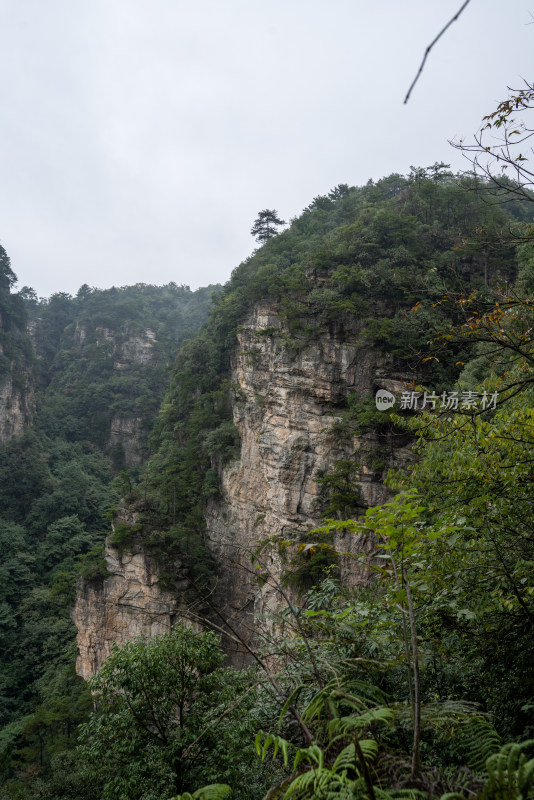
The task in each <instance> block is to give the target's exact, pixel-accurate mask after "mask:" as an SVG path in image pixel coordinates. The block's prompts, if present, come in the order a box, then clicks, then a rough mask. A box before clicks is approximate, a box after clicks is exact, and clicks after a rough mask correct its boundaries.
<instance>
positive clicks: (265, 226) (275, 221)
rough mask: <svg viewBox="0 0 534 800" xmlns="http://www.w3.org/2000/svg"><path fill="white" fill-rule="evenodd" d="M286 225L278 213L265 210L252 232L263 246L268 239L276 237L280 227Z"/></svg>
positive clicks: (272, 210) (257, 219)
mask: <svg viewBox="0 0 534 800" xmlns="http://www.w3.org/2000/svg"><path fill="white" fill-rule="evenodd" d="M285 224H286V223H285V222H284V220H283V219H280V218H279V216H278V211H275V210H274V209H269V208H265V209H264V210H263V211H260V212H259V214H258V216H257V218H256V221H255V222H254V225H253V226H252V228H251V230H250V232H251V234H252V235H253V236H255V237H256V241H257V242H260V243H261V244H263V243H264V242H266V241H267V240H268V239H272V237H273V236H276V234H277V233H278V230H277V228H278V226H279V225H285Z"/></svg>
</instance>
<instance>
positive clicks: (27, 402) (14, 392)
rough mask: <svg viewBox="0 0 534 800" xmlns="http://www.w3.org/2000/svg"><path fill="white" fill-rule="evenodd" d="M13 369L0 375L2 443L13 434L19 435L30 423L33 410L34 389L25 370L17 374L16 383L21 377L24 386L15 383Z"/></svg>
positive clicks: (0, 438)
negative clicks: (20, 386)
mask: <svg viewBox="0 0 534 800" xmlns="http://www.w3.org/2000/svg"><path fill="white" fill-rule="evenodd" d="M13 369H15V370H16V371H18V368H17V367H15V368H14V367H13V365H12V366H11V369H10V371H9V372H8V373H7V374H6V375H3V376H2V377H0V442H1V443H2V444H4V443H5V442H7V441H9V439H12V438H13V437H15V436H21V435H22V434H23V433H24V428H25V427H26V426H27V425H29V424H30V422H31V420H32V417H33V412H34V404H35V399H34V391H33V387H32V386H31V383H30V376H29V374H28V373H27V372H24V373H22V374H19V375H18V381H17V383H19V384H20V379H21V378H23V381H24V384H25V385H24V388H23V389H22V388H19V387H18V386H16V385H15V380H14V377H15V376H14V374H13Z"/></svg>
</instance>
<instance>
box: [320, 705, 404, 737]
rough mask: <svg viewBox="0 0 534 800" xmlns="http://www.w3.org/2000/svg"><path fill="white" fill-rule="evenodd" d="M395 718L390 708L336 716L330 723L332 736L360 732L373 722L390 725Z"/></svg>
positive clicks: (329, 729) (329, 730) (329, 728)
mask: <svg viewBox="0 0 534 800" xmlns="http://www.w3.org/2000/svg"><path fill="white" fill-rule="evenodd" d="M392 719H393V711H391V709H389V708H372V709H371V710H370V711H366V712H365V713H364V714H358V715H357V716H350V717H335V718H334V719H332V720H330V722H329V723H328V733H329V735H330V736H334V735H336V734H337V735H342V734H353V733H358V732H360V731H362V730H364V728H366V727H367V726H368V725H370V724H371V723H373V722H382V723H384V725H388V724H389V723H390V722H391V721H392Z"/></svg>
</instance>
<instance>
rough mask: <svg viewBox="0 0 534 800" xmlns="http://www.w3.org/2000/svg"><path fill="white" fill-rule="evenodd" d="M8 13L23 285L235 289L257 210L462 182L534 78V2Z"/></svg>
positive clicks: (0, 186)
mask: <svg viewBox="0 0 534 800" xmlns="http://www.w3.org/2000/svg"><path fill="white" fill-rule="evenodd" d="M460 5H461V2H460V0H405V2H401V0H329V2H326V0H268V1H267V0H218V1H217V0H195V2H193V0H150V2H149V0H91V1H90V2H87V0H46V2H43V0H0V28H1V30H2V46H1V49H0V88H1V101H0V102H1V113H2V125H1V128H0V242H1V243H2V244H3V245H4V247H5V248H6V250H7V252H8V253H9V255H10V256H11V260H12V266H13V269H14V271H15V272H16V274H17V275H18V277H19V286H22V285H23V284H26V285H30V286H33V287H34V288H35V289H36V291H37V293H38V294H39V295H41V296H47V295H49V294H50V293H52V292H55V291H67V292H71V293H74V292H76V290H77V289H78V287H79V286H80V285H81V284H82V283H88V284H89V285H91V286H98V287H103V288H104V287H108V286H111V285H113V284H114V285H117V286H121V285H126V284H131V283H137V282H145V283H156V284H162V283H167V282H169V281H171V280H173V281H176V283H179V284H180V283H186V284H189V285H190V286H191V287H193V288H196V287H197V286H202V285H206V284H208V283H214V282H224V281H226V280H227V279H228V277H229V275H230V272H231V270H232V269H233V267H234V266H236V265H237V264H238V263H239V262H240V261H241V260H242V259H243V258H245V257H246V256H247V255H248V254H250V252H251V251H252V249H253V248H254V246H255V244H254V241H253V239H252V237H251V236H250V234H249V230H250V227H251V225H252V222H253V220H254V218H255V216H256V214H257V212H258V211H259V210H260V209H262V208H276V209H278V211H279V213H280V215H281V216H282V217H283V218H284V219H289V218H290V217H292V216H295V215H298V214H299V213H300V212H301V210H302V209H303V208H304V207H305V206H306V205H308V203H310V202H311V200H312V199H313V197H314V196H316V195H318V194H322V193H325V192H327V191H328V190H330V189H331V188H332V187H333V186H335V185H336V184H338V183H349V184H351V185H361V184H364V183H366V182H367V180H368V179H369V178H373V179H378V178H380V177H382V176H384V175H387V174H389V173H391V172H394V171H395V172H406V171H408V169H409V167H410V165H411V164H415V165H421V166H426V165H429V164H432V163H434V162H435V161H440V160H443V161H445V162H447V163H452V165H453V168H461V167H463V162H462V159H461V156H460V155H459V154H458V153H456V152H455V151H453V150H452V148H450V146H449V145H448V144H447V139H450V138H453V137H455V136H466V137H467V136H469V135H470V134H472V133H473V132H474V131H475V130H476V129H477V127H478V125H479V123H480V119H481V117H482V116H483V114H485V113H488V112H489V111H492V110H493V109H494V107H495V105H496V102H497V101H498V100H500V99H503V98H504V97H505V96H506V86H507V85H509V86H514V87H515V86H518V85H520V83H521V78H526V79H532V78H533V74H532V71H533V64H532V53H533V52H534V47H533V38H534V25H529V23H530V22H532V19H533V17H532V16H531V13H530V12H531V11H532V12H533V13H534V0H530V2H529V1H528V0H508V2H503V1H502V0H471V3H470V5H469V6H468V7H467V9H466V10H465V12H464V14H463V15H462V16H461V18H460V20H459V21H458V22H456V23H455V24H454V25H453V26H452V27H451V28H450V29H449V32H448V33H447V34H446V36H445V37H444V38H443V39H442V40H441V41H440V42H439V44H438V45H437V46H436V48H435V49H434V51H433V52H432V54H431V56H430V57H429V60H428V62H427V67H426V69H425V72H424V73H423V75H422V77H421V79H420V82H419V84H418V85H417V87H416V88H415V90H414V92H413V95H412V99H411V100H410V103H409V104H408V105H407V106H403V105H402V101H403V98H404V95H405V93H406V90H407V88H408V86H409V84H410V82H411V80H412V78H413V76H414V74H415V71H416V69H417V67H418V65H419V62H420V60H421V57H422V54H423V51H424V48H425V47H426V45H427V44H428V43H429V41H430V40H431V39H432V38H433V37H434V36H435V35H436V33H437V32H438V31H439V29H440V28H441V27H442V26H443V24H445V22H446V21H447V20H448V19H449V18H450V16H452V14H453V13H454V12H455V11H456V10H457V8H458V7H459V6H460Z"/></svg>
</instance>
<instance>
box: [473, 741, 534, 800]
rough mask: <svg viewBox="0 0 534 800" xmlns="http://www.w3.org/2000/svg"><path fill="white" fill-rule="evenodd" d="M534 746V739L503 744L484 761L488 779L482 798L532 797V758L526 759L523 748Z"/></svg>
mask: <svg viewBox="0 0 534 800" xmlns="http://www.w3.org/2000/svg"><path fill="white" fill-rule="evenodd" d="M529 747H534V739H529V740H528V741H526V742H522V743H521V744H517V743H515V742H511V743H509V744H505V745H504V747H502V748H501V750H500V751H499V752H498V753H495V754H494V755H492V756H491V757H490V758H488V760H487V762H486V770H487V773H488V780H487V782H486V784H485V786H484V788H483V790H482V793H481V798H482V800H526V799H527V798H531V797H532V792H531V790H532V787H533V782H534V758H533V759H530V761H527V758H526V756H525V753H524V750H526V749H527V748H529Z"/></svg>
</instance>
